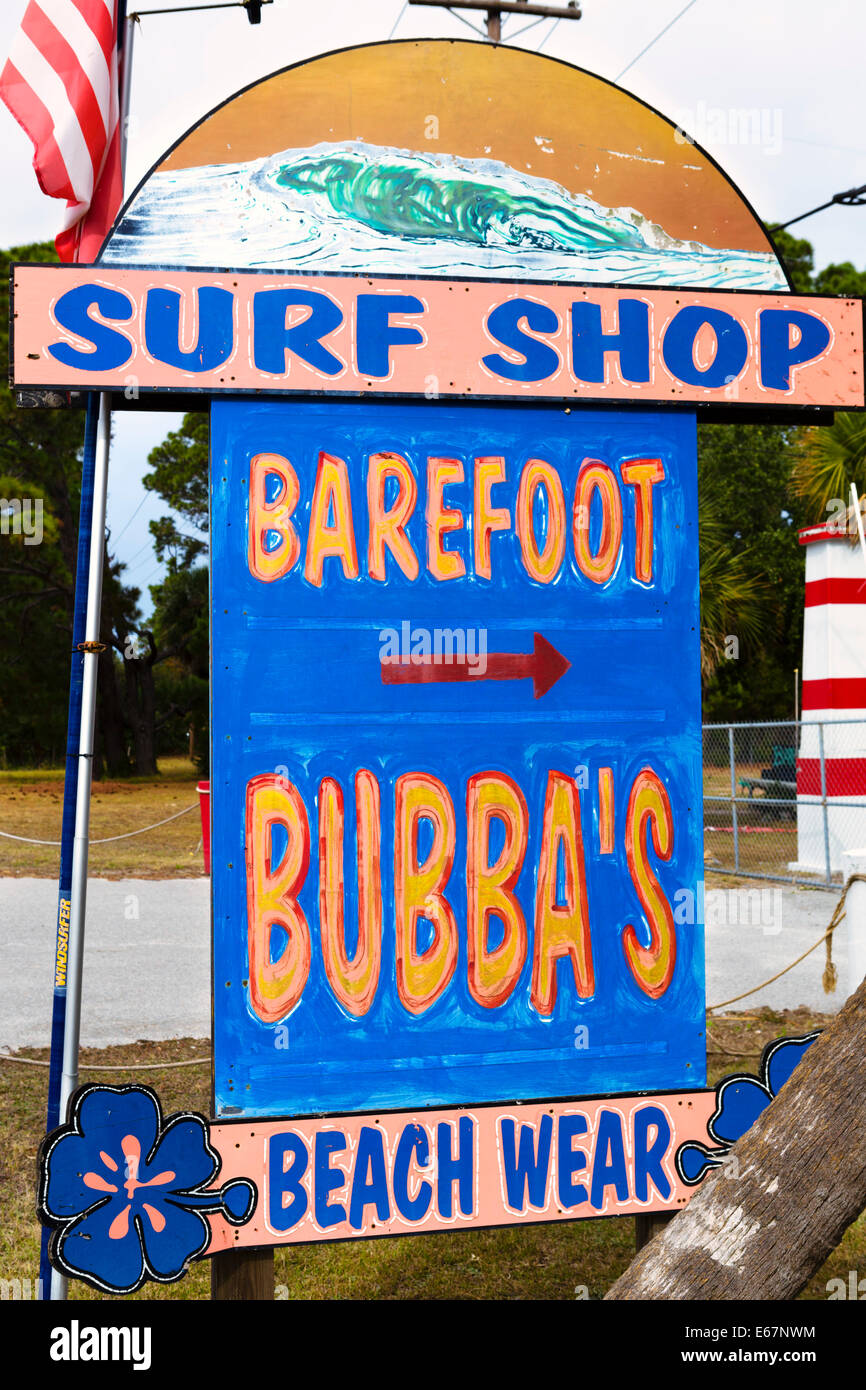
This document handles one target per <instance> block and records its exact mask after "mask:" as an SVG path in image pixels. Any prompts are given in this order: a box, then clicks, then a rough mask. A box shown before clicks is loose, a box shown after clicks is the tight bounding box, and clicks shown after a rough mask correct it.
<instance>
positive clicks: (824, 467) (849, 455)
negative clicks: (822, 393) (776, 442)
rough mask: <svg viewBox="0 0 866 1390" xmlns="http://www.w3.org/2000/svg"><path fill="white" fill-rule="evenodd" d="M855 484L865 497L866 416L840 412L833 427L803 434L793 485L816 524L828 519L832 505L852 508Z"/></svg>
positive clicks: (792, 474)
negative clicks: (852, 487)
mask: <svg viewBox="0 0 866 1390" xmlns="http://www.w3.org/2000/svg"><path fill="white" fill-rule="evenodd" d="M852 483H853V484H854V486H855V487H856V488H857V492H858V493H859V494H860V496H861V497H862V495H863V494H864V493H866V415H852V414H850V413H849V412H848V411H845V410H840V411H838V412H837V414H836V418H835V419H834V421H833V424H832V425H829V426H825V427H823V428H818V427H813V428H812V429H809V430H806V431H804V437H803V441H802V443H801V445H800V448H799V451H798V454H797V458H796V462H795V464H794V468H793V470H792V473H791V486H792V488H793V491H794V492H795V493H796V495H797V496H798V497H801V498H802V499H803V501H804V502H805V504H806V506H807V507H808V509H809V511H810V513H811V514H812V516H813V518H814V522H815V523H816V524H817V523H818V522H819V521H826V520H827V512H828V511H829V510H830V505H831V503H832V502H834V501H835V502H838V503H841V505H842V506H844V507H847V506H848V505H849V503H850V501H851V484H852ZM836 510H839V508H838V507H837V508H836Z"/></svg>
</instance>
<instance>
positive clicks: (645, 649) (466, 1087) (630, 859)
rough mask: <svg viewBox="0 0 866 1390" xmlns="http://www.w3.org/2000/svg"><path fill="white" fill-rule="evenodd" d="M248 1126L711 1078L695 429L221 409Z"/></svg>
mask: <svg viewBox="0 0 866 1390" xmlns="http://www.w3.org/2000/svg"><path fill="white" fill-rule="evenodd" d="M211 451H212V460H211V462H212V468H211V474H212V487H213V498H212V536H213V570H212V575H213V579H212V584H213V592H212V703H213V708H212V753H213V757H212V770H211V786H212V803H213V829H212V845H213V858H212V864H213V868H212V872H213V908H214V994H215V1006H214V1048H215V1064H214V1065H215V1099H216V1112H215V1113H216V1114H217V1115H218V1116H220V1115H248V1116H282V1115H302V1114H314V1113H322V1112H336V1111H344V1112H345V1111H361V1110H370V1109H375V1108H383V1109H385V1108H390V1109H395V1108H399V1107H409V1106H434V1105H443V1104H451V1103H455V1104H465V1103H472V1104H480V1103H482V1102H485V1101H507V1100H521V1099H531V1098H543V1097H555V1096H566V1095H583V1096H588V1095H592V1094H598V1093H604V1092H609V1093H616V1092H624V1091H628V1092H635V1091H638V1090H643V1089H647V1090H650V1089H653V1090H659V1089H668V1088H670V1089H676V1088H684V1087H686V1088H695V1087H699V1086H701V1085H703V1084H704V1081H705V1046H704V954H703V953H704V946H703V932H702V926H701V923H700V921H699V920H698V918H699V916H700V914H699V912H698V910H697V902H698V892H699V881H700V879H701V877H702V865H703V852H702V822H701V804H702V803H701V796H702V792H701V737H700V687H699V669H700V662H699V622H698V536H697V489H696V440H695V420H694V416H693V415H692V414H689V413H685V412H684V413H666V412H654V411H649V410H634V411H630V412H614V411H602V410H590V409H586V408H581V409H580V410H578V411H574V412H572V411H570V410H568V409H562V408H559V407H550V406H535V405H504V406H495V407H493V406H481V405H473V404H469V403H466V404H454V405H452V404H444V403H443V402H441V401H440V402H432V401H431V402H424V401H421V402H411V403H409V402H394V401H390V402H377V403H375V404H374V403H372V402H363V401H359V402H357V403H351V402H347V401H340V402H337V403H332V402H328V401H322V400H318V401H310V400H306V401H293V400H279V401H275V400H273V399H270V400H267V401H255V400H250V399H249V398H248V397H247V398H244V399H240V398H237V399H232V398H216V399H214V400H213V401H212V403H211Z"/></svg>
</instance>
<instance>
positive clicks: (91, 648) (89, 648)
mask: <svg viewBox="0 0 866 1390" xmlns="http://www.w3.org/2000/svg"><path fill="white" fill-rule="evenodd" d="M134 23H135V21H134V20H132V19H129V20H128V19H127V18H126V0H118V12H117V38H118V47H119V48H120V50H121V58H122V68H121V91H120V93H119V98H120V100H119V119H120V158H121V174H123V172H124V169H125V163H126V137H127V124H128V114H129V91H130V77H131V59H132V33H133V30H134ZM127 43H128V45H129V46H128V47H127V46H126V45H127ZM110 442H111V397H110V396H109V395H108V393H107V392H103V393H101V394H99V395H97V394H96V393H93V392H91V393H90V394H89V395H88V399H87V416H86V424H85V440H84V459H83V463H82V478H81V505H80V509H79V517H78V558H77V564H76V575H75V611H74V618H73V641H72V650H73V658H72V672H71V675H70V685H69V718H68V728H67V749H66V778H65V784H64V789H63V829H62V838H61V850H60V890H59V903H58V913H57V944H56V949H55V971H54V1004H53V1013H52V1022H51V1060H50V1064H49V1084H48V1107H47V1116H46V1120H47V1125H46V1130H47V1132H48V1133H50V1132H51V1130H53V1129H55V1128H56V1127H57V1125H58V1123H59V1122H60V1121H61V1119H65V1118H66V1109H67V1105H68V1102H69V1097H70V1096H71V1095H72V1093H73V1091H74V1090H75V1089H76V1087H77V1085H78V1056H79V1044H80V1037H81V980H82V968H83V964H84V921H85V908H86V900H87V867H88V853H89V839H90V792H91V785H92V781H93V744H94V732H95V727H96V689H97V676H98V670H99V652H100V650H101V645H100V641H99V635H100V623H101V617H102V573H103V556H104V553H105V509H106V499H107V494H108V455H109V448H110ZM85 577H86V583H85ZM76 743H77V749H76ZM49 1239H50V1232H49V1231H48V1229H47V1228H43V1231H42V1245H41V1252H40V1265H39V1281H40V1293H41V1296H42V1297H43V1298H44V1297H45V1290H46V1289H48V1288H49V1287H50V1290H51V1292H50V1297H51V1299H52V1300H53V1301H62V1300H64V1299H65V1298H66V1297H67V1292H68V1281H67V1280H66V1278H65V1277H64V1276H63V1275H61V1274H59V1273H58V1272H57V1271H56V1270H54V1269H52V1268H51V1264H50V1261H49V1259H48V1242H49Z"/></svg>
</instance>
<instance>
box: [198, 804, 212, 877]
mask: <svg viewBox="0 0 866 1390" xmlns="http://www.w3.org/2000/svg"><path fill="white" fill-rule="evenodd" d="M196 791H197V792H198V800H199V805H200V806H201V845H202V849H203V851H204V871H205V873H206V874H209V873H210V782H199V784H198V786H197V787H196Z"/></svg>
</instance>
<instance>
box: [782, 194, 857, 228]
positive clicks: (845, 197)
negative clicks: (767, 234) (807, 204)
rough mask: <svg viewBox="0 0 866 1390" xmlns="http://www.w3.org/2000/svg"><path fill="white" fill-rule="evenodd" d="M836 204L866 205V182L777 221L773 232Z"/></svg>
mask: <svg viewBox="0 0 866 1390" xmlns="http://www.w3.org/2000/svg"><path fill="white" fill-rule="evenodd" d="M834 204H839V205H841V206H842V207H846V208H862V207H866V183H864V184H863V186H862V187H861V188H848V189H846V190H845V192H844V193H834V194H833V197H832V198H831V199H830V200H829V202H826V203H821V204H819V206H818V207H816V208H810V209H809V211H808V212H801V213H799V215H798V216H797V217H789V218H788V220H787V222H777V223H776V225H775V227H771V228H770V231H771V232H782V231H784V229H785V228H786V227H793V225H794V223H795V222H803V221H805V219H806V218H807V217H814V216H815V213H816V212H823V211H824V209H825V208H831V207H833V205H834Z"/></svg>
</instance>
